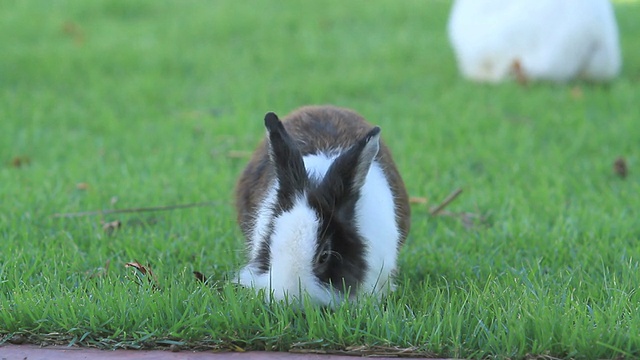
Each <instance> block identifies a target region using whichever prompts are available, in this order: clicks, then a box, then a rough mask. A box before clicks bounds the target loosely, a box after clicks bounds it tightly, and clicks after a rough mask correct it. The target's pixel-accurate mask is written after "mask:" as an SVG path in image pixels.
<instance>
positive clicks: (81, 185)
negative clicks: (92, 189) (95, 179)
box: [76, 182, 89, 190]
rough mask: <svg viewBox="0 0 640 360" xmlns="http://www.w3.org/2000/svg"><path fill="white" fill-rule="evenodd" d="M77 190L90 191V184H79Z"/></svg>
mask: <svg viewBox="0 0 640 360" xmlns="http://www.w3.org/2000/svg"><path fill="white" fill-rule="evenodd" d="M76 189H78V190H88V189H89V184H87V183H86V182H79V183H77V184H76Z"/></svg>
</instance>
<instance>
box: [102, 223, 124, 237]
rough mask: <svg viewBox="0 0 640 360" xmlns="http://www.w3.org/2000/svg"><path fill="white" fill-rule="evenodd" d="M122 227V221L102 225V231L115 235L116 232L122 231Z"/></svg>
mask: <svg viewBox="0 0 640 360" xmlns="http://www.w3.org/2000/svg"><path fill="white" fill-rule="evenodd" d="M120 227H122V222H121V221H120V220H115V221H109V222H103V223H102V230H103V231H104V232H106V233H107V234H111V233H113V232H114V231H115V230H118V229H120Z"/></svg>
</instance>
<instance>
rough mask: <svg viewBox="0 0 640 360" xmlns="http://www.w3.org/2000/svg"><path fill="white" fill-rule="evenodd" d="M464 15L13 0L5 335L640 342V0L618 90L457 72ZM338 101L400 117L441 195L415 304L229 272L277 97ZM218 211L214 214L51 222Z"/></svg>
mask: <svg viewBox="0 0 640 360" xmlns="http://www.w3.org/2000/svg"><path fill="white" fill-rule="evenodd" d="M449 7H450V4H449V3H448V2H443V1H418V0H412V1H408V2H402V3H399V2H396V1H391V0H378V1H374V2H367V3H355V2H354V3H347V2H342V1H318V2H304V3H303V2H300V3H291V2H288V3H286V5H285V4H284V3H281V2H277V1H261V2H258V1H248V2H238V1H215V2H200V1H193V0H189V1H186V0H180V1H165V2H157V1H151V0H140V1H136V2H131V1H127V0H110V1H107V0H96V1H55V2H52V1H36V0H33V1H4V2H2V3H0V48H1V50H0V52H1V55H0V161H1V163H0V184H1V185H0V237H1V239H0V343H1V342H4V341H8V340H9V339H11V338H14V340H15V337H16V336H21V337H22V338H23V339H26V340H27V341H29V342H35V343H41V342H50V343H63V344H81V345H84V346H98V347H103V348H116V347H134V348H140V347H146V348H148V347H158V346H160V347H162V346H168V345H170V344H176V343H177V344H180V345H181V346H183V347H191V348H199V349H210V348H215V349H232V350H238V349H239V348H242V349H251V350H281V351H288V350H292V349H295V350H298V351H310V350H314V351H333V350H345V351H346V350H349V349H351V350H350V351H352V352H356V353H357V352H358V351H361V350H358V349H368V351H374V352H382V353H384V352H389V351H392V350H393V349H405V350H406V351H408V352H411V353H422V354H426V355H434V356H443V357H446V356H449V357H472V358H482V357H497V358H524V357H535V356H553V357H560V358H612V357H632V356H639V355H640V352H639V350H638V349H640V293H639V292H638V284H640V269H639V260H640V180H639V179H640V177H639V176H640V175H639V173H640V171H639V170H638V168H639V167H638V165H639V164H640V155H639V149H640V123H639V115H638V110H637V109H638V103H639V102H640V91H639V90H638V89H639V85H640V44H639V43H638V42H637V39H638V38H640V25H638V22H637V19H638V17H639V16H640V4H638V3H636V2H626V3H624V4H623V3H620V4H618V5H617V7H616V11H617V15H618V21H619V25H620V29H621V37H622V45H623V49H624V54H623V55H624V62H625V65H624V70H623V73H622V75H621V76H620V78H619V79H617V80H616V81H615V82H613V83H612V84H610V85H608V86H598V85H592V84H584V83H579V84H574V85H566V86H562V85H550V84H535V85H531V86H529V87H525V88H523V87H519V86H517V85H516V84H504V85H500V86H486V85H478V84H472V83H469V82H466V81H464V80H462V79H461V78H460V77H459V76H458V74H457V70H456V67H455V64H454V60H453V54H452V52H451V50H450V48H449V47H448V43H447V40H446V36H445V32H444V27H445V23H446V16H447V13H448V10H449ZM576 89H577V90H576ZM576 93H579V95H578V96H576V95H575V94H576ZM323 103H331V104H335V105H339V106H346V107H349V108H353V109H355V110H356V111H358V112H360V113H361V114H363V115H364V116H365V117H367V118H368V119H369V120H370V121H371V122H373V123H375V124H378V125H380V126H381V127H382V128H383V137H384V138H385V141H386V142H387V143H388V145H389V146H390V147H391V149H392V150H393V152H394V156H395V159H396V162H397V163H398V166H399V168H400V170H401V171H402V173H403V175H404V178H405V181H406V183H407V187H408V189H409V192H410V193H411V195H412V196H419V197H426V198H427V199H428V204H426V205H424V204H415V205H413V210H414V212H413V228H412V232H411V235H410V237H409V239H408V240H407V243H406V245H405V246H404V248H403V250H402V253H401V255H400V262H399V264H400V273H399V278H398V291H397V292H396V293H394V294H393V295H391V296H390V297H389V298H388V299H386V300H385V301H383V302H382V303H376V302H374V301H363V302H362V303H359V304H352V305H343V306H341V307H340V308H338V309H336V310H335V311H331V312H328V311H323V310H320V309H316V308H314V307H311V306H308V305H305V311H304V312H303V313H301V312H298V311H295V310H293V309H291V308H290V307H288V306H285V305H283V304H265V303H264V302H263V301H262V299H261V298H260V297H259V296H256V295H255V294H253V292H251V291H248V290H246V289H237V288H236V287H235V286H233V285H230V284H227V283H225V281H224V279H225V277H226V276H227V275H228V274H230V273H232V272H233V271H234V270H235V269H238V268H239V267H240V266H241V265H242V264H243V262H244V254H243V246H244V245H243V240H242V239H241V235H240V232H239V230H238V229H237V226H236V224H235V220H234V219H235V215H234V210H233V206H232V204H233V199H232V191H231V190H232V188H233V186H234V182H235V180H236V178H237V176H238V174H239V172H240V171H241V169H242V167H243V166H244V164H245V163H246V162H247V157H246V156H242V155H243V154H244V152H247V151H251V150H252V149H253V147H254V146H255V144H256V143H257V142H258V141H259V139H260V138H261V136H263V134H264V129H263V128H262V117H263V115H264V113H265V112H266V111H269V110H274V111H276V112H278V113H279V114H286V113H287V112H289V111H291V110H293V109H294V108H296V107H298V106H301V105H305V104H323ZM238 151H239V152H240V155H241V156H229V155H230V153H231V154H233V153H234V152H238ZM618 156H624V157H625V158H626V160H627V163H628V165H629V168H630V172H629V176H628V177H627V178H626V179H621V178H619V177H617V176H615V175H614V174H613V171H612V163H613V161H614V160H615V159H616V158H617V157H618ZM17 162H20V163H21V166H16V165H18V164H17ZM79 184H80V185H79ZM458 187H461V188H463V189H464V192H463V194H462V195H461V196H460V197H459V198H458V199H457V200H455V202H453V203H452V204H451V205H449V207H448V208H447V210H448V211H453V212H472V213H477V214H482V215H484V216H486V218H487V221H486V222H485V224H484V225H479V226H474V227H471V228H468V227H465V225H464V224H463V223H462V222H461V221H459V220H458V219H455V218H452V217H435V218H434V217H430V216H429V213H428V208H429V207H430V206H433V205H436V204H437V203H439V202H440V201H441V200H442V199H443V198H444V197H445V196H446V195H447V194H448V193H449V192H451V191H452V190H454V189H455V188H458ZM201 201H213V202H215V204H214V205H213V206H209V207H199V208H190V209H182V210H173V211H167V212H153V213H152V212H144V213H135V214H119V215H107V216H104V217H103V218H100V217H90V216H87V217H78V218H62V219H61V218H53V217H52V214H54V213H64V212H78V211H86V210H97V209H123V208H133V207H144V206H160V205H172V204H185V203H193V202H201ZM114 220H120V221H122V224H123V225H122V228H121V229H119V230H117V231H115V232H113V233H111V234H109V233H107V232H105V231H104V230H103V229H102V224H101V221H114ZM134 260H138V261H139V262H140V263H143V264H147V263H149V264H151V267H152V269H153V271H154V273H155V275H156V277H157V282H155V286H154V284H152V283H148V282H147V281H146V280H145V279H143V278H137V276H136V273H135V271H134V270H133V269H132V268H125V266H124V264H125V263H127V262H130V261H134ZM107 266H108V271H106V269H105V268H106V267H107ZM194 270H195V271H201V272H203V273H204V274H205V275H207V276H210V277H211V279H210V283H209V284H207V285H204V284H202V283H199V282H198V281H196V279H195V278H194V276H193V275H192V271H194ZM209 285H213V286H209Z"/></svg>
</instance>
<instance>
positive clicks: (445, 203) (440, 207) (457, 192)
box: [429, 188, 462, 216]
mask: <svg viewBox="0 0 640 360" xmlns="http://www.w3.org/2000/svg"><path fill="white" fill-rule="evenodd" d="M461 193H462V188H457V189H456V190H454V191H453V192H452V193H451V194H449V196H447V198H446V199H444V200H443V201H442V202H441V203H440V205H438V206H436V207H433V208H431V210H429V214H430V215H431V216H437V215H438V214H440V212H441V211H442V210H443V209H444V208H445V207H447V206H448V205H449V204H451V203H452V202H453V200H455V199H456V198H457V197H458V195H460V194H461Z"/></svg>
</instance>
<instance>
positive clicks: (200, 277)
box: [193, 271, 207, 282]
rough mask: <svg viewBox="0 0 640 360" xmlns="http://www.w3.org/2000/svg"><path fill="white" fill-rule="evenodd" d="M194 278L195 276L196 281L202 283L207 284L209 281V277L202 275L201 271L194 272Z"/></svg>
mask: <svg viewBox="0 0 640 360" xmlns="http://www.w3.org/2000/svg"><path fill="white" fill-rule="evenodd" d="M193 276H195V277H196V280H198V281H200V282H206V281H207V277H206V276H204V274H203V273H201V272H200V271H194V272H193Z"/></svg>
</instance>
